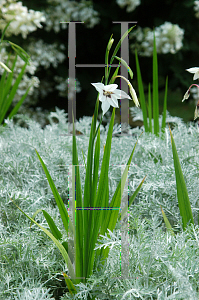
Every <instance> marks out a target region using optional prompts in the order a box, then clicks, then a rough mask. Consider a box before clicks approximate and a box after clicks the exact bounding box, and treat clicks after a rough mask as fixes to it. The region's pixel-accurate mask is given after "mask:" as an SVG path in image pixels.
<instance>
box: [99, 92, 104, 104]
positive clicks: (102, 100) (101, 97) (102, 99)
mask: <svg viewBox="0 0 199 300" xmlns="http://www.w3.org/2000/svg"><path fill="white" fill-rule="evenodd" d="M99 100H100V101H101V102H106V96H104V94H103V91H102V93H101V92H100V95H99Z"/></svg>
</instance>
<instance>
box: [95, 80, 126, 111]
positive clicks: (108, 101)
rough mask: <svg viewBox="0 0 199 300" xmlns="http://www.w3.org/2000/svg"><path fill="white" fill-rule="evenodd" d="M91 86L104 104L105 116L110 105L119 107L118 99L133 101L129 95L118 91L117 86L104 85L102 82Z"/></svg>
mask: <svg viewBox="0 0 199 300" xmlns="http://www.w3.org/2000/svg"><path fill="white" fill-rule="evenodd" d="M91 84H92V85H93V86H94V87H95V88H96V90H97V91H98V92H99V100H100V101H101V102H102V111H103V115H104V114H105V113H106V112H107V111H108V110H109V108H110V105H111V106H113V107H119V106H118V100H117V99H124V98H125V99H126V98H127V99H130V100H132V99H131V97H130V96H129V95H127V93H125V92H124V91H121V90H118V89H117V87H118V85H117V84H109V85H104V84H103V83H100V82H98V83H91Z"/></svg>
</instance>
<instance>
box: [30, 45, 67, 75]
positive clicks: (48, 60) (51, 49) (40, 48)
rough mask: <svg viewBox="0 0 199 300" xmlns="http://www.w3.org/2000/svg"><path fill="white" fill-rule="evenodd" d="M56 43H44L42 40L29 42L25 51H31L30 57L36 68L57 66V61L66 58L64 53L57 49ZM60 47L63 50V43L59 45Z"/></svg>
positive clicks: (59, 61) (60, 61)
mask: <svg viewBox="0 0 199 300" xmlns="http://www.w3.org/2000/svg"><path fill="white" fill-rule="evenodd" d="M57 48H58V45H57V44H56V43H54V44H46V43H44V42H43V40H39V41H36V42H35V41H33V42H31V43H30V44H29V46H28V49H27V52H28V53H31V59H32V61H33V62H34V65H35V67H36V68H38V67H39V66H43V67H44V68H45V69H47V68H49V67H50V65H51V64H52V66H53V67H54V68H57V66H58V64H59V63H62V62H63V61H64V59H65V58H66V55H65V54H64V53H63V52H61V51H59V50H57ZM59 48H60V49H62V50H65V46H64V45H60V46H59Z"/></svg>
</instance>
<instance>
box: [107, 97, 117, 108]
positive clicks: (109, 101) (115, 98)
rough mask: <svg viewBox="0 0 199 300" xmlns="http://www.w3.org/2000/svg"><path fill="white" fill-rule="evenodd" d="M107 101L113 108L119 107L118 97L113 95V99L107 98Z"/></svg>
mask: <svg viewBox="0 0 199 300" xmlns="http://www.w3.org/2000/svg"><path fill="white" fill-rule="evenodd" d="M107 101H108V103H109V104H110V105H111V106H113V107H119V106H118V100H117V97H116V96H115V95H114V94H113V95H111V98H109V97H107Z"/></svg>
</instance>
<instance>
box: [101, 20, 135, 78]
mask: <svg viewBox="0 0 199 300" xmlns="http://www.w3.org/2000/svg"><path fill="white" fill-rule="evenodd" d="M135 26H136V25H134V26H132V27H131V28H129V29H128V30H127V31H126V32H125V33H124V34H123V36H122V37H121V39H120V40H119V42H118V44H117V46H116V47H115V50H114V52H113V55H112V56H111V60H110V65H111V64H112V62H113V60H114V56H115V55H116V54H117V52H118V50H119V49H120V47H121V44H122V42H123V40H124V39H125V37H126V36H127V35H128V34H129V33H130V32H131V30H132V29H133V28H134V27H135ZM110 71H111V67H109V72H108V77H109V74H110ZM107 82H108V78H107Z"/></svg>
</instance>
